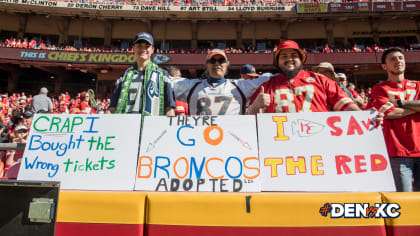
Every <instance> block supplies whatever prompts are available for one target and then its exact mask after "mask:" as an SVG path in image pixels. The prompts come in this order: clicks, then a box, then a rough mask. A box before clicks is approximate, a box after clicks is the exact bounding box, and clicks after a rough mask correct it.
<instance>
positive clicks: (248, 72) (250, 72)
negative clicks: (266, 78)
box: [240, 64, 260, 79]
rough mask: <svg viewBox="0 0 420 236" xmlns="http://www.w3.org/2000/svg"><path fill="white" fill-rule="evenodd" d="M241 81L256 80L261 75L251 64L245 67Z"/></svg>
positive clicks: (242, 69)
mask: <svg viewBox="0 0 420 236" xmlns="http://www.w3.org/2000/svg"><path fill="white" fill-rule="evenodd" d="M240 73H241V79H255V78H258V77H260V75H259V74H257V71H256V70H255V67H254V66H253V65H250V64H246V65H243V66H242V68H241V70H240Z"/></svg>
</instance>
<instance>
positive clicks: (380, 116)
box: [370, 107, 384, 127]
mask: <svg viewBox="0 0 420 236" xmlns="http://www.w3.org/2000/svg"><path fill="white" fill-rule="evenodd" d="M374 112H376V109H375V108H374V107H372V108H371V109H370V113H374ZM372 123H373V125H374V126H375V127H378V126H380V125H383V123H384V113H382V112H378V113H377V114H376V116H375V118H374V119H373V120H372Z"/></svg>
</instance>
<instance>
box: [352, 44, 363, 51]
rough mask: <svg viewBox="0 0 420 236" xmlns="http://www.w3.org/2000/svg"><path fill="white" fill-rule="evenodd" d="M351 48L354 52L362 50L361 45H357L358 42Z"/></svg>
mask: <svg viewBox="0 0 420 236" xmlns="http://www.w3.org/2000/svg"><path fill="white" fill-rule="evenodd" d="M351 50H352V51H353V52H361V51H362V49H360V48H359V46H357V44H354V45H353V47H352V48H351Z"/></svg>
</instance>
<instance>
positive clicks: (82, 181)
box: [18, 114, 141, 190]
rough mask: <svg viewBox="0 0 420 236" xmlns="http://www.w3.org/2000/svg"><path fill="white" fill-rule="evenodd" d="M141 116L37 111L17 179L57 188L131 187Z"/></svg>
mask: <svg viewBox="0 0 420 236" xmlns="http://www.w3.org/2000/svg"><path fill="white" fill-rule="evenodd" d="M140 123H141V115H129V114H124V115H66V114H36V115H35V117H34V118H33V121H32V126H31V130H30V135H29V137H28V139H27V143H26V147H25V152H24V155H23V158H22V161H21V166H20V171H19V175H18V179H19V180H48V181H61V185H60V187H61V188H62V189H81V190H133V187H134V181H135V179H134V176H135V175H136V163H137V154H138V146H139V137H140Z"/></svg>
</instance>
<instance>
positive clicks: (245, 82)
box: [234, 74, 271, 100]
mask: <svg viewBox="0 0 420 236" xmlns="http://www.w3.org/2000/svg"><path fill="white" fill-rule="evenodd" d="M270 77H271V75H265V74H263V75H261V76H260V77H258V78H256V79H239V80H236V81H234V83H236V84H237V85H238V88H239V89H240V90H241V91H242V92H243V93H244V95H245V98H246V100H249V99H250V98H251V96H252V95H253V94H254V93H255V91H256V90H257V88H259V87H260V86H261V84H263V83H264V82H266V81H267V80H269V79H270Z"/></svg>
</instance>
